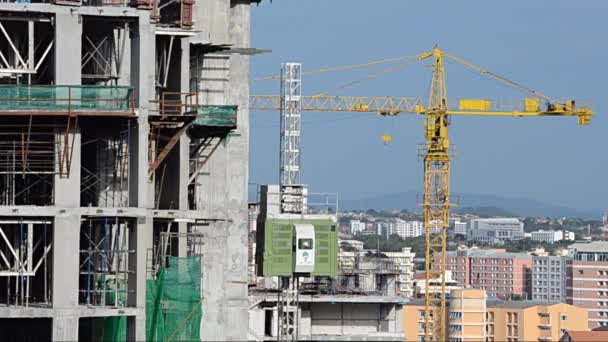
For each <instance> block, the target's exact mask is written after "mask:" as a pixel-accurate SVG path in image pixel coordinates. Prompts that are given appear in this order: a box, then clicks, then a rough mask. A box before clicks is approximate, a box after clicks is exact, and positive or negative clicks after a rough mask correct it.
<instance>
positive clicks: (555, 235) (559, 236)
mask: <svg viewBox="0 0 608 342" xmlns="http://www.w3.org/2000/svg"><path fill="white" fill-rule="evenodd" d="M530 238H531V239H532V240H533V241H543V242H550V243H554V242H558V241H562V240H570V241H574V232H569V231H566V232H565V236H564V232H562V231H561V230H542V229H541V230H537V231H535V232H531V233H530Z"/></svg>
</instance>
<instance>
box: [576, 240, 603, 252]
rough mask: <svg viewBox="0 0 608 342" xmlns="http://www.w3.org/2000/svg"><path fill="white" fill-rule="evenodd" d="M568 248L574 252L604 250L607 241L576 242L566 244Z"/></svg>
mask: <svg viewBox="0 0 608 342" xmlns="http://www.w3.org/2000/svg"><path fill="white" fill-rule="evenodd" d="M568 249H570V250H574V251H576V252H606V251H608V241H592V242H577V243H573V244H571V245H570V246H568Z"/></svg>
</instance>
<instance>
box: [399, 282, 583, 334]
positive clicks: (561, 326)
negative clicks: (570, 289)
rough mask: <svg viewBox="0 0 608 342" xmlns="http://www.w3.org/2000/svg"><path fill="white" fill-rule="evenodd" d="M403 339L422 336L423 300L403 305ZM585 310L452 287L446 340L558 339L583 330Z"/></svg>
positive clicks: (567, 305) (561, 304)
mask: <svg viewBox="0 0 608 342" xmlns="http://www.w3.org/2000/svg"><path fill="white" fill-rule="evenodd" d="M403 317H404V322H403V328H404V333H405V340H406V341H422V339H423V337H424V302H423V301H422V300H414V301H412V302H410V303H408V304H406V305H404V310H403ZM587 325H588V321H587V311H586V310H585V309H583V308H579V307H575V306H572V305H569V304H564V303H547V302H538V301H502V300H488V299H487V297H486V293H485V291H483V290H476V289H462V290H454V291H452V293H451V298H450V300H449V305H448V327H447V331H448V336H449V342H469V341H496V342H498V341H501V342H502V341H504V342H518V341H559V339H560V337H561V336H563V335H564V333H565V332H566V331H571V330H572V331H576V330H586V329H587Z"/></svg>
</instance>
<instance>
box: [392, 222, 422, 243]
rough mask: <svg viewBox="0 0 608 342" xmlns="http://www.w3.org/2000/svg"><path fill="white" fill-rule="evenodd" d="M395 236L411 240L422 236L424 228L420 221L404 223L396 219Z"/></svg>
mask: <svg viewBox="0 0 608 342" xmlns="http://www.w3.org/2000/svg"><path fill="white" fill-rule="evenodd" d="M394 225H395V228H394V232H395V234H397V235H399V236H400V237H401V238H403V239H405V238H413V237H418V236H421V235H422V234H424V227H423V225H422V222H421V221H404V220H400V219H397V220H395V223H394Z"/></svg>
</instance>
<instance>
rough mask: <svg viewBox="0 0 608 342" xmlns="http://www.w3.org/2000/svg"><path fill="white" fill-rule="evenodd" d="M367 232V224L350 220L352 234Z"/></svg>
mask: <svg viewBox="0 0 608 342" xmlns="http://www.w3.org/2000/svg"><path fill="white" fill-rule="evenodd" d="M364 230H365V222H361V221H359V220H350V233H351V234H358V233H360V232H362V231H364Z"/></svg>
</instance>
